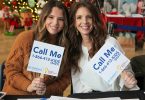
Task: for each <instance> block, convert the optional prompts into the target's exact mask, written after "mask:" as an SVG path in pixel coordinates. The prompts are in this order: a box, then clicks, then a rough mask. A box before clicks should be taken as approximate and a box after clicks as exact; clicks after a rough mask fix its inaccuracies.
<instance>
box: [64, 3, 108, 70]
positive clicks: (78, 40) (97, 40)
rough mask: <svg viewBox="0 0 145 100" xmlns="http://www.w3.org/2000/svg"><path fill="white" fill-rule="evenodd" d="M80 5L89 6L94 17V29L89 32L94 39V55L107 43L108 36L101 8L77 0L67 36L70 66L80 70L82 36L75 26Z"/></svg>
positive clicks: (71, 14) (71, 11)
mask: <svg viewBox="0 0 145 100" xmlns="http://www.w3.org/2000/svg"><path fill="white" fill-rule="evenodd" d="M80 7H85V8H87V9H88V10H89V11H90V13H91V14H92V18H93V26H94V27H93V30H92V32H91V33H90V34H89V37H90V38H91V39H92V41H93V47H92V50H91V51H92V52H91V53H92V55H94V54H95V53H96V52H97V51H98V50H99V49H100V48H101V47H102V45H103V44H104V43H105V40H106V38H107V35H108V33H107V31H106V29H105V27H104V26H103V25H104V24H103V21H102V19H101V17H100V16H101V13H100V11H98V10H99V8H96V7H95V6H94V5H93V4H91V3H89V2H76V3H74V4H73V5H72V7H71V8H70V22H71V24H70V28H69V33H68V34H67V37H68V39H69V42H70V45H69V47H68V61H69V64H68V65H69V66H71V67H73V68H74V69H75V71H77V70H79V66H78V61H79V59H80V57H81V54H82V48H81V47H82V37H81V35H80V33H79V34H78V35H77V32H78V31H77V30H76V28H75V24H74V23H75V15H76V12H77V10H78V9H79V8H80Z"/></svg>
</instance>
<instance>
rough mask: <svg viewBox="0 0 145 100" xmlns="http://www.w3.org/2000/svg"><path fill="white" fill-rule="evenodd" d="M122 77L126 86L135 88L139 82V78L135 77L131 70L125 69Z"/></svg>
mask: <svg viewBox="0 0 145 100" xmlns="http://www.w3.org/2000/svg"><path fill="white" fill-rule="evenodd" d="M122 78H123V80H124V84H125V87H126V88H129V89H130V88H133V87H134V86H135V85H136V84H137V80H136V79H135V77H134V75H133V73H131V72H129V71H123V72H122Z"/></svg>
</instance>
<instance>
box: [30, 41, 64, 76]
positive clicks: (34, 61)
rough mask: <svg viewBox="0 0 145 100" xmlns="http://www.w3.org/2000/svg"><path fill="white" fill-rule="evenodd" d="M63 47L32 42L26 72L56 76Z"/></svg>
mask: <svg viewBox="0 0 145 100" xmlns="http://www.w3.org/2000/svg"><path fill="white" fill-rule="evenodd" d="M63 52H64V47H60V46H56V45H52V44H48V43H43V42H39V41H34V43H33V47H32V50H31V55H30V59H29V63H28V68H27V70H28V71H32V72H37V73H42V74H47V75H52V76H57V75H58V72H59V68H60V65H61V61H62V57H63Z"/></svg>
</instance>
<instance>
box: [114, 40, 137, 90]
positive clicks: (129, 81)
mask: <svg viewBox="0 0 145 100" xmlns="http://www.w3.org/2000/svg"><path fill="white" fill-rule="evenodd" d="M111 41H112V43H113V45H114V46H115V47H116V48H117V49H118V50H119V51H121V52H122V53H123V54H124V55H125V53H124V51H123V49H122V48H121V46H120V44H119V42H118V41H117V40H116V39H114V38H112V40H111ZM118 81H119V86H120V90H127V89H128V90H132V89H135V90H136V89H139V88H138V86H137V80H136V79H135V76H134V72H133V71H132V67H131V65H130V64H129V65H128V66H127V67H126V68H125V70H124V71H123V72H122V73H121V76H120V77H119V78H118Z"/></svg>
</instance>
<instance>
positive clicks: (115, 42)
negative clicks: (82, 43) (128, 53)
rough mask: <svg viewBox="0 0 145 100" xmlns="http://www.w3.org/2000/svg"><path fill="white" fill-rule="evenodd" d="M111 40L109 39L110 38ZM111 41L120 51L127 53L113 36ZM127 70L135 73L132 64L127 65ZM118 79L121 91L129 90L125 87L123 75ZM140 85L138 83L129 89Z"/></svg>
mask: <svg viewBox="0 0 145 100" xmlns="http://www.w3.org/2000/svg"><path fill="white" fill-rule="evenodd" d="M108 40H109V39H108ZM110 42H111V43H112V44H113V45H114V46H115V47H116V48H117V49H118V50H119V51H120V52H122V53H123V54H124V55H125V52H124V51H123V49H122V47H121V46H120V44H119V42H118V41H117V40H116V39H115V38H113V37H110ZM124 70H126V71H129V72H131V73H133V74H134V72H133V70H132V67H131V65H130V64H128V65H127V67H126V68H125V69H124ZM117 81H119V87H120V91H123V90H128V89H127V88H125V87H124V80H123V79H122V78H121V76H119V77H118V79H117ZM138 89H139V87H138V86H137V85H136V86H135V87H134V88H131V89H129V90H138Z"/></svg>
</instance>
